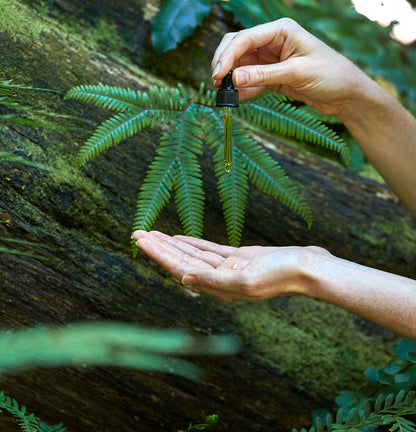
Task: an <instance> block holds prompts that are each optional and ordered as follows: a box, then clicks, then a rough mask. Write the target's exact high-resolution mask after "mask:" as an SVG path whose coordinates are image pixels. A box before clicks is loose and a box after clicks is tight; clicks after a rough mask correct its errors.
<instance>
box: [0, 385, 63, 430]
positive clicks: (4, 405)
mask: <svg viewBox="0 0 416 432" xmlns="http://www.w3.org/2000/svg"><path fill="white" fill-rule="evenodd" d="M4 412H8V413H9V414H11V415H12V416H13V417H14V418H15V420H16V421H17V423H18V425H19V427H20V429H21V430H22V431H23V432H64V431H65V430H66V429H65V428H64V427H63V425H62V423H60V424H57V425H55V426H49V425H47V424H46V423H43V422H42V421H40V420H39V418H38V417H36V416H35V415H34V414H29V413H28V412H27V411H26V407H25V406H24V405H19V404H18V403H17V401H16V400H15V399H12V398H11V397H9V396H7V395H5V394H4V392H0V413H4Z"/></svg>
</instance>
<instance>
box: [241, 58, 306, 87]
mask: <svg viewBox="0 0 416 432" xmlns="http://www.w3.org/2000/svg"><path fill="white" fill-rule="evenodd" d="M296 62H297V61H296V60H294V59H291V60H287V61H285V62H282V63H273V64H269V65H255V66H254V65H248V66H241V67H239V68H237V69H236V70H235V71H234V72H233V80H234V84H235V86H236V87H237V88H239V89H240V88H247V87H262V88H263V89H265V88H273V89H276V87H277V88H278V87H279V86H281V85H283V84H293V83H294V81H295V78H297V76H298V75H296V68H295V65H296ZM298 63H299V62H298Z"/></svg>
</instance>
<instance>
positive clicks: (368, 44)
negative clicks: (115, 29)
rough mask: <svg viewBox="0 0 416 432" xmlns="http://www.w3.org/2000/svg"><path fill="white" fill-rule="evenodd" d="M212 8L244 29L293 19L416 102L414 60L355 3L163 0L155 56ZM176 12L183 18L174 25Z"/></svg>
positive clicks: (155, 34)
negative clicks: (355, 5)
mask: <svg viewBox="0 0 416 432" xmlns="http://www.w3.org/2000/svg"><path fill="white" fill-rule="evenodd" d="M194 4H196V6H195V7H194ZM214 5H218V6H219V7H221V8H223V9H225V10H227V11H229V12H231V13H232V14H233V17H234V21H235V22H236V23H238V24H240V25H242V26H243V27H244V28H248V27H253V26H255V25H257V24H262V23H264V22H268V21H274V20H276V19H278V18H282V17H290V18H293V19H294V20H296V21H297V22H298V23H299V24H301V25H302V26H303V27H305V28H306V29H307V30H309V31H310V32H311V33H313V34H315V35H316V36H318V37H319V38H320V39H322V40H324V41H325V42H326V43H328V44H329V45H330V46H332V47H334V48H335V49H336V50H337V51H340V52H341V53H343V54H344V55H346V56H347V57H349V58H350V59H352V60H353V61H355V62H357V63H358V64H359V65H360V66H361V67H365V68H367V69H369V70H370V71H371V72H372V73H373V74H376V75H380V76H383V77H385V78H386V79H388V80H389V81H391V82H393V83H394V85H395V86H396V87H397V88H398V89H399V90H400V91H401V92H403V93H406V94H407V95H408V96H409V97H410V98H411V99H412V100H413V102H416V78H415V74H414V68H415V66H416V63H415V62H416V56H414V55H412V51H411V50H406V49H405V48H404V47H403V46H401V45H400V44H399V43H398V42H396V41H394V40H392V39H391V37H390V30H391V29H390V28H389V27H386V28H384V27H381V26H380V25H378V24H377V23H374V22H372V21H370V20H368V19H367V18H366V17H364V16H362V15H360V14H358V13H357V12H356V11H355V9H354V7H353V5H352V3H351V0H294V1H290V2H288V1H283V0H280V1H270V0H229V1H222V0H204V1H202V0H199V1H195V2H194V1H192V2H190V1H189V2H188V1H186V0H164V1H163V2H162V7H161V9H160V12H159V14H158V15H156V16H155V17H154V18H153V20H152V28H151V30H152V39H153V43H154V46H155V49H156V51H157V53H158V54H160V53H163V52H166V51H168V50H171V49H173V48H175V47H176V46H177V45H178V44H179V43H180V42H181V41H182V40H183V39H184V38H185V37H186V36H188V35H189V34H190V33H191V32H192V31H193V30H195V28H196V27H197V26H198V25H200V24H201V22H202V19H203V18H204V17H206V16H207V15H208V14H209V9H212V7H213V6H214ZM178 10H180V11H181V14H182V15H181V19H180V20H177V21H175V22H173V18H174V16H175V12H177V11H178ZM197 14H199V15H198V18H196V15H197ZM168 19H170V21H168Z"/></svg>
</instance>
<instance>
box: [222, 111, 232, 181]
mask: <svg viewBox="0 0 416 432" xmlns="http://www.w3.org/2000/svg"><path fill="white" fill-rule="evenodd" d="M231 121H232V117H231V107H230V106H225V107H224V166H225V172H227V173H228V172H230V171H231V165H232V163H233V141H232V126H231Z"/></svg>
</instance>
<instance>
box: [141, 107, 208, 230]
mask: <svg viewBox="0 0 416 432" xmlns="http://www.w3.org/2000/svg"><path fill="white" fill-rule="evenodd" d="M195 109H196V107H192V106H190V107H189V108H188V110H186V111H185V112H184V113H183V114H182V116H181V117H180V118H178V119H177V120H176V121H175V122H174V123H173V124H172V127H171V128H170V130H169V132H168V133H167V134H166V135H165V136H163V137H162V139H161V142H160V148H159V149H158V150H157V155H158V156H157V157H156V158H155V160H154V162H152V164H151V166H150V168H149V171H148V173H147V175H146V179H145V181H144V183H143V186H142V188H141V191H140V193H139V199H138V204H137V212H136V217H135V224H134V225H135V226H134V229H145V230H146V229H150V227H151V225H152V224H153V223H154V221H155V220H156V219H157V216H158V215H159V213H160V211H161V210H162V209H163V207H164V206H165V205H166V203H167V201H168V200H169V197H170V193H171V191H172V188H173V187H174V188H175V200H176V205H177V209H178V213H179V217H180V220H181V222H182V226H183V228H184V231H185V233H186V234H188V235H194V236H200V235H201V234H202V220H203V207H204V200H203V189H202V180H201V171H200V166H199V164H198V162H197V159H196V155H197V154H200V153H201V152H202V140H201V138H198V136H199V135H200V126H199V123H198V122H197V121H196V119H195Z"/></svg>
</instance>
